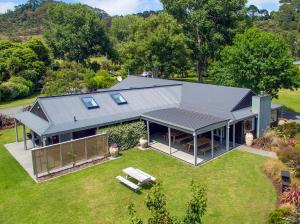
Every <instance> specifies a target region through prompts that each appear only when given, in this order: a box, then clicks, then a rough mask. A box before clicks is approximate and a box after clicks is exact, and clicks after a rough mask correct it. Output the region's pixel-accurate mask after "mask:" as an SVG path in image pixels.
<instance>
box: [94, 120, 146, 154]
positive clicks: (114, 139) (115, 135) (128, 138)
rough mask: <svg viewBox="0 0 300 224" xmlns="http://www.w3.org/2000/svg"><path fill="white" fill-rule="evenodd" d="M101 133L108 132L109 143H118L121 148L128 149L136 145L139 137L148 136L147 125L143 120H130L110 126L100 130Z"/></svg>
mask: <svg viewBox="0 0 300 224" xmlns="http://www.w3.org/2000/svg"><path fill="white" fill-rule="evenodd" d="M99 132H101V133H107V135H108V144H109V145H112V144H114V143H116V144H117V145H118V146H119V149H120V150H127V149H130V148H133V147H135V146H136V145H138V143H139V139H140V138H142V137H146V135H147V132H146V127H145V124H144V122H143V121H136V122H130V123H126V124H119V125H114V126H109V127H106V128H102V129H100V130H99Z"/></svg>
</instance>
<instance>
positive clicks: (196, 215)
mask: <svg viewBox="0 0 300 224" xmlns="http://www.w3.org/2000/svg"><path fill="white" fill-rule="evenodd" d="M191 190H192V198H191V200H190V201H189V202H188V204H187V210H186V215H185V217H184V218H183V220H182V221H181V220H180V219H178V218H177V217H172V216H171V215H170V213H169V212H168V210H167V202H166V196H165V194H164V193H163V192H162V187H161V183H157V184H155V185H154V187H153V188H152V189H151V191H150V193H149V194H148V195H147V197H146V201H145V204H146V207H147V209H148V210H149V211H150V214H151V217H150V218H148V222H147V223H148V224H176V223H178V224H179V223H184V224H201V223H202V217H203V215H204V214H205V212H206V206H207V197H206V188H204V187H203V186H200V185H197V184H195V183H194V182H193V181H192V184H191ZM128 210H129V216H130V221H131V223H132V224H143V221H142V220H141V219H140V218H138V217H137V215H136V210H135V208H134V205H133V204H132V203H131V204H130V205H129V206H128Z"/></svg>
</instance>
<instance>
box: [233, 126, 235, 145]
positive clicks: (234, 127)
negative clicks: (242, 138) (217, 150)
mask: <svg viewBox="0 0 300 224" xmlns="http://www.w3.org/2000/svg"><path fill="white" fill-rule="evenodd" d="M232 147H233V148H235V124H233V129H232Z"/></svg>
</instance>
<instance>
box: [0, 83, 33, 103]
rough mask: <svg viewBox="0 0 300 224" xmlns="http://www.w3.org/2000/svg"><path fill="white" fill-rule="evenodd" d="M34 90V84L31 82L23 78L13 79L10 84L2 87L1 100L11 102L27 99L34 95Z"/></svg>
mask: <svg viewBox="0 0 300 224" xmlns="http://www.w3.org/2000/svg"><path fill="white" fill-rule="evenodd" d="M33 90H34V84H33V83H32V82H31V81H29V80H25V79H24V78H22V77H12V78H11V79H9V80H8V82H4V83H2V84H1V85H0V99H1V101H9V100H14V99H17V98H21V97H26V96H29V95H30V94H32V92H33Z"/></svg>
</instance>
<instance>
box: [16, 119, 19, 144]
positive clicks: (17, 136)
mask: <svg viewBox="0 0 300 224" xmlns="http://www.w3.org/2000/svg"><path fill="white" fill-rule="evenodd" d="M15 130H16V142H19V133H18V121H17V120H16V119H15Z"/></svg>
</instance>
